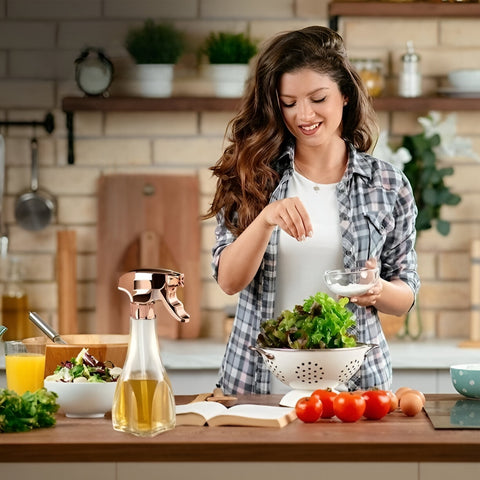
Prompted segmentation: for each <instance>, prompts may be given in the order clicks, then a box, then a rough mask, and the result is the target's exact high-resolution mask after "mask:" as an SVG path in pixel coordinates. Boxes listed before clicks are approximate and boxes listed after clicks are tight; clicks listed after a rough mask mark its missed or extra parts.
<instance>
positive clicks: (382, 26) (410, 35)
mask: <svg viewBox="0 0 480 480" xmlns="http://www.w3.org/2000/svg"><path fill="white" fill-rule="evenodd" d="M327 5H328V0H263V1H257V0H255V1H253V0H245V1H241V2H239V1H237V0H235V1H234V0H182V1H178V0H157V1H152V0H135V1H134V0H69V1H68V2H67V1H65V0H43V1H41V2H40V1H38V0H0V118H1V119H5V118H6V119H10V120H31V119H35V120H39V121H41V120H43V118H44V115H45V114H46V112H47V111H52V112H53V113H54V114H55V121H56V127H55V131H54V133H53V135H51V136H49V135H47V134H46V133H45V132H44V131H42V130H41V129H37V131H36V132H33V130H32V129H31V128H20V127H16V128H13V127H12V128H9V129H8V130H6V129H1V128H0V132H1V133H2V134H4V136H5V138H6V150H7V151H6V161H7V182H6V195H5V199H4V218H5V220H6V222H7V223H8V227H9V232H10V246H11V251H12V253H15V254H18V255H19V256H21V257H22V259H23V260H24V263H25V266H26V283H27V287H28V289H29V294H30V303H31V308H32V309H35V310H37V311H39V312H40V313H41V314H43V315H44V316H45V318H46V319H47V320H48V321H51V322H52V323H53V324H54V325H55V324H56V307H57V291H56V284H55V248H56V230H57V229H59V228H74V229H75V231H76V232H77V248H78V264H77V276H78V303H79V318H80V325H81V327H80V328H81V330H82V331H85V332H87V331H93V330H94V329H95V277H96V256H95V254H96V215H97V211H96V207H97V205H96V190H97V180H98V177H99V175H100V174H102V173H111V172H126V173H133V172H157V173H158V172H159V171H168V172H172V171H175V172H177V171H178V172H188V173H192V172H193V173H197V174H198V175H199V178H200V188H201V199H200V200H201V212H204V211H205V210H206V209H207V208H208V204H209V202H210V200H211V195H212V194H213V191H214V188H215V182H214V180H213V179H212V178H211V176H210V172H209V170H208V167H209V166H210V165H212V164H213V163H214V162H215V161H216V160H217V158H218V157H219V155H220V152H221V149H222V143H223V140H224V138H223V137H224V131H225V127H226V125H227V123H228V121H229V120H230V118H231V117H232V112H202V113H194V112H170V113H166V112H142V113H139V112H133V113H128V114H126V113H121V112H115V113H113V112H111V113H102V112H79V113H76V114H75V118H74V122H75V123H74V124H75V136H76V141H75V157H76V163H75V165H74V166H71V165H67V146H66V128H65V116H64V114H63V112H62V111H61V107H60V105H61V99H62V97H63V96H66V95H79V94H80V92H79V90H78V89H77V87H76V85H75V82H74V67H73V62H74V59H75V58H76V56H77V55H78V54H79V53H80V51H81V49H82V48H83V47H84V46H85V45H87V44H88V45H94V46H100V47H103V48H104V49H105V51H106V53H107V54H108V55H110V57H111V58H112V60H114V62H115V63H116V64H121V63H122V62H125V61H130V60H129V58H128V56H127V54H126V52H125V50H124V48H123V41H124V38H125V34H126V32H127V30H128V28H129V27H130V26H132V25H133V24H140V23H141V22H143V20H144V19H145V18H148V17H152V18H155V19H164V20H169V21H172V22H174V23H175V25H176V26H177V27H179V28H181V29H182V30H184V31H185V33H186V38H187V41H188V50H187V53H186V54H185V56H184V57H183V58H182V59H181V61H180V63H179V65H177V67H176V70H175V75H176V79H175V85H174V93H175V94H182V95H188V94H192V95H205V94H210V93H211V85H210V84H209V83H208V81H207V80H206V79H205V77H203V76H202V75H201V71H200V70H197V68H196V67H197V65H196V55H195V53H196V48H197V47H198V46H199V44H200V43H201V41H202V40H203V38H204V37H205V36H206V35H207V34H208V33H209V32H210V31H211V30H227V29H228V30H232V31H236V32H240V31H246V32H250V34H251V35H252V36H253V37H254V38H256V39H258V40H263V39H265V38H267V37H269V36H271V35H273V34H275V33H277V32H279V31H284V30H288V29H293V28H301V27H303V26H307V25H310V24H322V25H327V24H328V19H327ZM340 26H341V33H342V34H343V35H344V38H345V40H346V43H347V47H348V49H349V53H350V56H351V57H355V56H371V57H379V58H381V59H382V60H383V61H384V63H385V65H386V73H387V75H388V76H389V77H390V79H389V84H392V82H393V81H394V79H395V76H396V75H397V74H398V70H399V58H400V55H401V54H402V52H403V50H404V48H405V42H406V41H407V40H413V41H414V42H415V45H416V47H417V49H418V51H419V53H420V54H421V56H422V71H423V74H424V77H425V85H426V87H427V88H428V90H429V91H432V90H433V89H435V88H436V86H437V85H438V82H439V80H441V77H443V76H444V75H445V74H446V72H447V71H448V70H449V69H453V68H463V67H470V66H476V67H479V66H480V65H479V64H478V62H477V64H476V65H474V64H473V63H474V62H473V63H472V59H478V58H480V37H479V36H478V35H477V30H478V20H476V19H463V20H459V19H441V20H439V19H435V18H425V19H371V18H361V19H360V18H355V19H352V18H346V19H342V21H341V25H340ZM421 113H426V112H421ZM417 115H418V114H417V112H412V113H386V112H381V113H380V115H379V118H380V123H381V126H382V128H388V129H389V130H390V132H391V134H392V135H393V136H395V137H397V138H400V137H401V135H403V134H406V133H414V132H416V131H418V130H419V128H420V127H419V125H418V123H417V121H416V118H417ZM479 120H480V112H460V113H459V114H458V123H457V127H458V132H459V134H460V135H463V136H470V137H471V138H472V140H473V141H474V146H475V148H476V150H477V151H480V121H479ZM34 133H35V134H36V135H37V136H38V138H39V152H40V165H41V168H40V185H41V186H42V187H43V188H45V189H48V190H49V191H51V192H52V193H53V194H54V195H55V196H56V197H57V199H58V212H57V215H56V218H55V221H54V223H53V224H52V225H51V226H49V227H47V228H46V229H45V230H43V231H41V232H36V233H32V232H27V231H25V230H22V229H21V228H19V227H18V226H17V225H16V224H15V220H14V215H13V209H14V203H15V199H16V197H17V195H18V194H19V193H20V192H21V191H23V190H24V189H25V188H28V185H29V178H30V176H29V167H30V150H29V148H30V137H31V136H32V135H33V134H34ZM452 164H454V166H455V175H454V176H453V177H452V178H450V179H449V184H450V185H452V187H453V188H454V189H455V190H456V191H458V192H459V193H461V194H462V197H463V201H462V203H461V204H460V205H459V206H458V207H454V208H452V207H451V208H445V210H444V217H445V218H447V219H449V220H451V222H452V232H451V234H450V235H449V236H448V237H441V236H440V235H438V234H437V233H436V232H424V233H422V235H421V238H420V239H419V242H418V247H419V268H420V273H421V276H422V280H423V288H422V291H421V298H420V304H421V305H422V312H423V317H424V318H425V319H426V328H427V330H428V332H427V333H428V334H429V335H434V334H436V335H439V336H458V335H463V336H466V335H468V304H469V298H468V292H469V284H468V281H469V268H468V267H469V253H468V252H469V248H470V241H471V240H472V239H473V238H478V237H479V236H480V214H479V213H478V212H479V211H480V209H479V208H478V207H479V205H480V194H479V193H478V180H477V179H478V178H479V173H480V164H478V163H475V162H472V161H469V160H464V159H455V160H454V161H452ZM214 228H215V222H214V221H213V220H209V221H206V222H204V223H203V224H202V232H201V233H202V235H201V241H202V252H201V278H202V289H203V295H202V306H203V308H204V313H203V318H204V326H203V327H202V332H203V333H204V334H205V335H209V336H215V337H218V338H222V337H223V331H222V328H221V321H219V318H221V315H222V314H221V311H222V309H223V307H224V306H225V305H226V304H232V303H234V302H235V297H233V298H232V297H228V296H226V295H225V294H223V293H222V292H221V291H220V289H219V288H218V286H217V285H216V283H215V282H214V280H213V279H212V277H211V271H210V251H211V246H212V243H213V240H214ZM219 312H220V314H219Z"/></svg>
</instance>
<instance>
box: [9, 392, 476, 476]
mask: <svg viewBox="0 0 480 480" xmlns="http://www.w3.org/2000/svg"><path fill="white" fill-rule="evenodd" d="M192 398H193V397H192V396H190V397H186V396H184V397H177V403H178V404H180V403H186V402H188V401H190V400H191V399H192ZM279 398H280V397H279V396H275V395H250V396H247V395H245V396H240V397H239V401H240V402H242V403H259V404H277V403H278V401H279ZM457 398H458V399H460V398H462V397H461V396H460V395H427V400H430V401H431V400H440V399H453V400H456V399H457ZM57 418H58V420H57V425H56V426H55V427H53V428H47V429H39V430H33V431H31V432H27V433H9V434H0V451H1V452H2V455H1V456H0V463H1V471H2V478H4V477H5V478H27V475H28V474H29V473H30V474H32V476H34V477H35V478H40V479H44V478H45V479H46V478H51V477H48V475H52V474H55V475H56V476H57V478H69V479H74V480H75V479H77V478H79V479H80V478H86V475H87V474H88V478H91V479H93V480H95V479H97V478H101V479H102V480H110V479H112V480H113V479H118V480H122V479H127V478H142V479H144V480H145V479H150V478H152V479H153V478H160V477H161V478H175V479H179V480H180V479H187V478H202V479H203V478H205V479H206V478H220V476H221V475H222V476H225V475H228V478H229V479H231V480H237V479H239V480H240V479H245V478H248V477H249V476H251V477H252V478H262V477H263V476H264V475H268V477H269V478H275V479H276V480H282V479H288V480H291V479H292V478H294V477H295V475H298V472H301V474H302V476H311V475H314V476H315V477H317V476H318V472H321V473H322V476H324V475H327V476H328V475H329V474H330V475H332V478H336V479H338V480H344V479H351V478H356V479H366V478H372V477H375V475H378V474H381V475H385V474H388V478H389V479H391V480H400V479H405V478H408V479H409V480H431V479H434V478H435V480H446V479H449V478H455V475H458V473H459V472H460V471H461V472H462V476H466V477H468V478H478V474H479V472H480V463H479V457H478V452H479V449H480V436H479V435H478V431H476V430H435V429H434V428H433V427H432V424H431V423H430V420H429V419H428V417H427V416H426V414H425V412H421V413H420V414H418V415H417V416H416V417H406V416H405V415H403V414H402V413H401V412H394V413H392V414H390V415H388V416H387V417H385V418H384V419H382V420H380V421H367V420H362V421H359V422H355V423H340V422H339V421H338V420H336V419H332V420H325V421H324V420H322V421H320V422H319V423H317V424H305V423H302V422H300V421H298V420H297V421H294V422H293V423H291V424H289V425H287V426H286V427H284V428H281V429H278V428H259V427H191V426H181V427H177V428H175V429H174V430H171V431H168V432H165V433H163V434H161V435H158V436H156V437H153V438H141V437H135V436H133V435H129V434H125V433H120V432H116V431H114V430H113V428H112V424H111V419H110V418H108V417H106V418H101V419H73V418H66V417H64V416H62V415H59V416H58V417H57ZM32 472H34V475H33V473H32ZM65 472H69V473H68V476H67V475H65ZM81 474H83V476H82V475H81Z"/></svg>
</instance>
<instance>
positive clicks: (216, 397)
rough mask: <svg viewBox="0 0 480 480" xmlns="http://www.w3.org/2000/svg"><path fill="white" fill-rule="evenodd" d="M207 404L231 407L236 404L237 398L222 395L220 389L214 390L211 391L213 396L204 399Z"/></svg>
mask: <svg viewBox="0 0 480 480" xmlns="http://www.w3.org/2000/svg"><path fill="white" fill-rule="evenodd" d="M206 400H207V401H208V402H218V403H221V404H223V405H225V406H226V407H231V406H232V405H235V404H236V403H237V397H233V396H230V395H224V393H223V390H222V389H221V388H215V389H214V390H213V395H211V396H209V397H207V399H206Z"/></svg>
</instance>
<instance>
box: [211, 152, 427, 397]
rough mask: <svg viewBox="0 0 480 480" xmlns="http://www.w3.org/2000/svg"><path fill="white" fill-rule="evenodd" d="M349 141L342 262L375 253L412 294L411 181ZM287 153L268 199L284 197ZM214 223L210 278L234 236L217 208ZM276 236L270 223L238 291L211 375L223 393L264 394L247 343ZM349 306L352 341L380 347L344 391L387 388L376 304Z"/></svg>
mask: <svg viewBox="0 0 480 480" xmlns="http://www.w3.org/2000/svg"><path fill="white" fill-rule="evenodd" d="M348 147H349V161H348V165H347V169H346V171H345V174H344V176H343V178H342V179H341V181H340V182H339V183H338V185H337V199H338V208H339V212H338V213H339V221H340V229H341V234H342V248H343V254H344V266H345V267H346V268H348V267H354V266H355V263H356V262H359V261H365V260H367V259H368V258H371V257H375V258H377V259H378V260H379V261H380V265H381V272H380V276H381V277H382V278H383V279H385V280H387V281H388V280H390V279H393V278H400V279H401V280H403V281H404V282H405V283H407V284H408V285H409V286H410V287H411V289H412V291H413V292H414V294H415V295H416V294H417V292H418V289H419V287H420V280H419V277H418V274H417V256H416V252H415V249H414V247H415V238H416V230H415V219H416V214H417V208H416V205H415V201H414V198H413V193H412V189H411V186H410V183H409V182H408V180H407V178H406V177H405V175H404V174H403V172H401V171H400V170H398V169H396V168H395V167H393V166H392V165H390V164H389V163H387V162H383V161H381V160H378V159H376V158H374V157H372V156H370V155H368V154H365V153H361V152H357V151H356V150H355V149H354V148H353V146H351V145H348ZM293 159H294V147H293V146H291V147H288V148H287V149H286V151H285V153H284V154H283V155H282V156H281V157H280V158H279V159H278V160H277V162H276V167H277V170H278V171H279V173H280V174H281V180H280V182H279V184H278V186H277V188H276V189H275V191H274V192H273V194H272V195H271V199H270V202H274V201H276V200H279V199H282V198H285V197H286V195H287V186H288V181H289V179H290V177H291V175H292V172H293ZM319 207H321V206H319ZM217 222H218V223H217V227H216V230H215V235H216V244H215V246H214V248H213V249H212V254H213V260H212V267H213V275H214V278H215V279H216V278H217V273H218V264H219V259H220V255H221V253H222V251H223V249H224V248H225V247H226V246H227V245H229V244H230V243H232V242H233V241H234V240H235V237H234V236H233V235H232V233H231V232H230V231H229V230H227V228H226V227H225V224H224V221H223V215H222V213H219V214H218V215H217ZM278 238H279V229H278V227H277V228H275V229H274V231H273V233H272V235H271V238H270V241H269V244H268V246H267V248H266V251H265V253H264V256H263V260H262V263H261V265H260V268H259V269H258V271H257V273H256V275H255V278H254V279H253V280H252V281H251V282H250V284H249V285H248V286H247V287H246V288H245V289H244V290H243V291H242V292H240V295H239V301H238V305H237V309H236V314H235V321H234V324H233V328H232V333H231V335H230V338H229V340H228V343H227V346H226V350H225V355H224V358H223V361H222V365H221V368H220V373H219V381H218V386H220V387H222V388H223V390H224V392H225V393H228V394H232V393H269V392H270V374H269V371H268V368H267V367H266V366H265V364H264V361H263V358H262V357H261V356H260V355H258V354H257V353H256V352H252V351H251V350H249V348H248V347H249V346H250V345H255V343H256V340H257V336H258V333H259V328H260V323H261V322H262V321H264V320H267V319H269V318H273V316H274V313H273V312H274V302H275V278H276V264H277V260H276V259H277V247H278ZM299 267H301V266H299ZM292 308H293V305H292ZM348 308H350V309H351V310H352V311H353V313H354V314H355V317H356V326H355V327H354V329H353V333H354V334H355V335H356V337H357V340H358V341H359V342H362V343H371V344H376V345H378V346H379V348H376V349H374V350H372V351H370V352H369V353H368V355H367V356H366V358H365V361H364V362H363V364H362V366H361V368H360V370H359V371H358V372H357V374H355V375H354V377H353V378H352V379H351V380H350V382H349V384H348V387H349V389H350V390H352V389H357V388H364V389H365V388H370V387H374V386H376V387H379V388H385V389H390V388H391V381H392V365H391V359H390V351H389V348H388V344H387V342H386V340H385V336H384V334H383V331H382V328H381V325H380V321H379V318H378V315H377V311H376V309H375V308H374V307H368V308H363V307H359V306H358V305H355V304H352V303H349V304H348Z"/></svg>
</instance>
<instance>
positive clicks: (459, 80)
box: [448, 68, 480, 92]
mask: <svg viewBox="0 0 480 480" xmlns="http://www.w3.org/2000/svg"><path fill="white" fill-rule="evenodd" d="M448 81H449V82H450V83H451V85H452V86H453V87H455V88H457V89H459V90H469V91H475V92H477V91H478V90H480V69H475V68H464V69H460V70H452V71H451V72H449V73H448Z"/></svg>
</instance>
